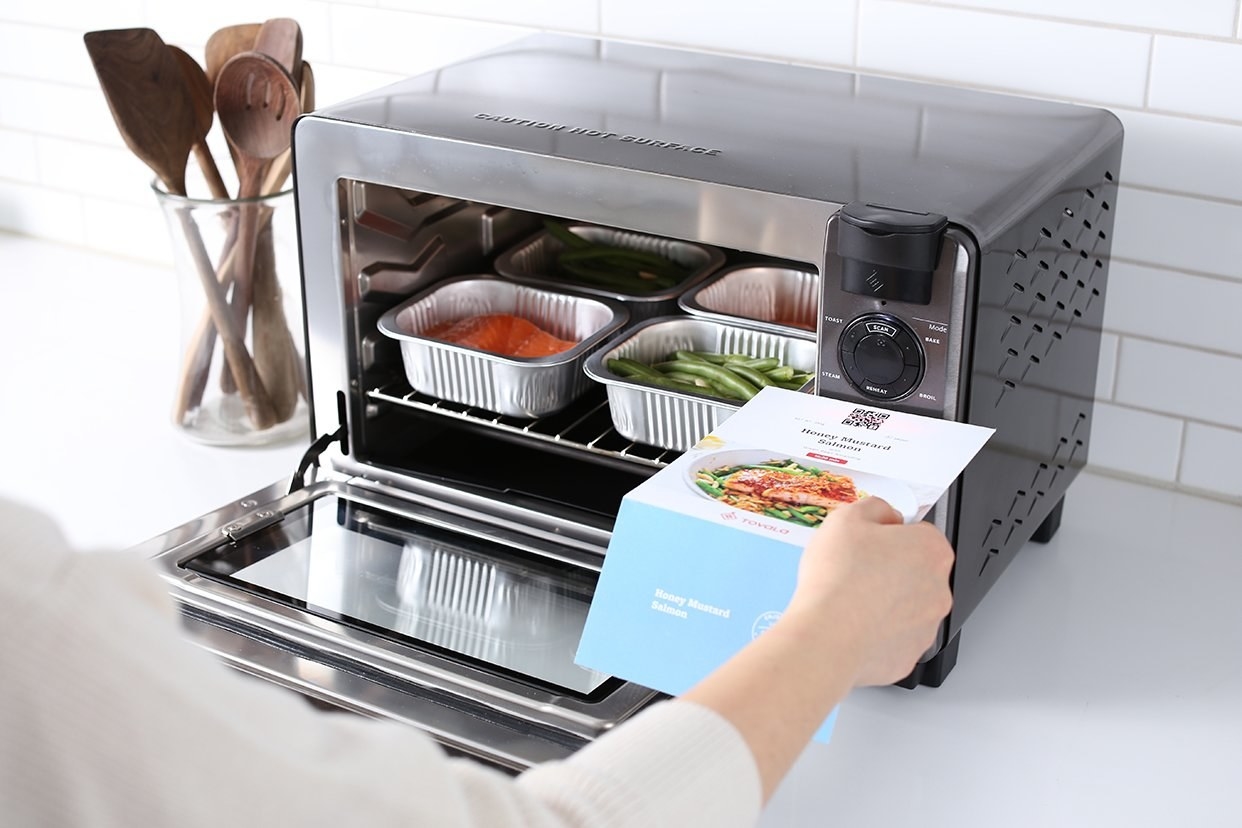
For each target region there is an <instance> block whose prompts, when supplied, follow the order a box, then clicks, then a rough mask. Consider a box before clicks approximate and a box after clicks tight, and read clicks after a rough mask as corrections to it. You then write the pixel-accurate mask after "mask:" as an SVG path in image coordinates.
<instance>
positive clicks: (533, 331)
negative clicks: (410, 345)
mask: <svg viewBox="0 0 1242 828" xmlns="http://www.w3.org/2000/svg"><path fill="white" fill-rule="evenodd" d="M423 336H427V337H431V338H432V339H438V340H440V341H441V342H451V343H453V344H455V345H464V346H466V347H467V348H478V349H479V350H480V351H490V352H491V353H494V354H502V355H504V356H516V357H540V356H551V355H552V354H559V353H561V352H562V351H567V350H569V349H570V348H572V347H573V346H575V345H577V344H578V343H577V342H573V341H571V340H567V339H558V338H557V337H555V336H552V334H550V333H548V332H547V331H545V330H543V329H542V328H540V327H539V326H538V325H536V324H535V323H533V322H531V321H530V320H529V319H524V318H522V317H520V316H515V315H514V314H511V313H487V314H481V315H478V316H468V317H466V318H465V319H460V320H457V321H455V322H441V323H440V324H437V325H433V326H431V327H430V328H428V329H427V330H425V331H423Z"/></svg>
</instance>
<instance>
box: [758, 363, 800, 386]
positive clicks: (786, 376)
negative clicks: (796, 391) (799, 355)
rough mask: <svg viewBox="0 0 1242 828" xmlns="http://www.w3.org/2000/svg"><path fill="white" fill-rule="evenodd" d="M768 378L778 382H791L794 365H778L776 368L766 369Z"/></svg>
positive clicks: (765, 372)
mask: <svg viewBox="0 0 1242 828" xmlns="http://www.w3.org/2000/svg"><path fill="white" fill-rule="evenodd" d="M763 373H764V374H766V375H767V377H768V379H770V380H776V381H778V382H789V381H790V380H792V379H793V376H794V369H793V366H792V365H778V366H777V367H775V368H772V369H770V370H767V371H764V372H763Z"/></svg>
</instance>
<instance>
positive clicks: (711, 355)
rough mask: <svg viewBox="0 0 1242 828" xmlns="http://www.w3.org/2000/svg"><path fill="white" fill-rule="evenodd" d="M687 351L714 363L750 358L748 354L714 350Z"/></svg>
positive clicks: (721, 363)
mask: <svg viewBox="0 0 1242 828" xmlns="http://www.w3.org/2000/svg"><path fill="white" fill-rule="evenodd" d="M677 353H679V354H680V353H682V352H681V351H678V352H677ZM688 353H690V354H693V355H694V356H696V357H698V358H699V359H702V360H705V361H707V362H711V363H713V364H715V365H724V364H725V363H726V362H729V361H730V360H739V359H752V357H751V356H750V355H749V354H718V353H716V352H715V351H689V352H688Z"/></svg>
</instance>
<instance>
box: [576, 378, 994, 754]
mask: <svg viewBox="0 0 1242 828" xmlns="http://www.w3.org/2000/svg"><path fill="white" fill-rule="evenodd" d="M992 433H993V430H992V429H989V428H982V427H980V426H974V425H970V424H967V423H958V422H952V421H948V420H939V419H935V418H932V417H925V416H920V415H915V414H905V413H902V412H898V411H887V410H884V409H880V408H872V407H869V406H866V405H860V404H858V403H852V402H843V401H841V400H836V399H832V398H830V397H820V396H815V395H811V394H804V393H800V392H797V391H788V390H785V389H781V388H772V387H768V388H764V389H763V390H762V391H760V392H759V394H757V395H756V396H755V397H754V399H752V400H751V401H749V402H747V403H746V404H745V405H743V406H742V407H741V408H740V409H738V411H737V413H735V414H733V415H732V416H730V417H729V419H728V420H726V421H725V422H723V423H722V424H721V425H720V426H718V427H717V428H716V430H715V431H713V432H712V433H711V434H709V435H708V436H706V437H704V438H703V439H702V440H700V441H699V442H698V443H697V444H696V445H695V446H694V447H693V448H692V449H691V450H689V451H687V452H685V453H684V454H682V455H681V457H679V458H677V459H676V460H674V461H673V462H671V463H669V464H668V465H667V466H665V467H664V468H662V469H660V471H658V472H657V473H656V474H654V475H653V476H651V477H650V478H649V479H647V480H646V481H645V482H643V483H641V484H640V485H638V486H637V487H636V488H634V489H633V490H632V491H630V492H629V493H628V494H627V495H626V496H625V497H624V499H623V500H622V502H621V509H620V512H619V513H618V515H617V521H616V525H615V527H614V529H613V532H612V539H611V541H610V542H609V544H608V552H607V555H606V557H605V559H604V565H603V569H602V570H601V572H600V577H599V583H598V585H597V586H596V589H595V597H594V598H593V600H592V602H591V608H590V610H589V611H588V613H587V620H586V626H585V627H584V629H583V633H582V640H581V642H580V643H579V646H578V653H577V657H576V659H575V660H576V662H577V663H578V664H579V665H581V666H583V667H586V668H588V669H592V670H599V671H601V672H605V673H609V674H611V675H614V676H617V677H619V678H622V679H625V680H627V681H632V682H635V683H637V684H641V685H643V686H646V687H650V688H652V689H654V690H659V691H662V692H664V693H669V694H672V695H678V694H681V693H683V692H685V691H687V690H689V689H690V688H691V687H692V686H693V685H694V684H696V683H697V682H698V681H699V680H701V679H703V678H705V677H706V676H707V675H708V674H709V673H710V672H712V671H713V670H714V669H715V668H717V667H719V666H720V665H721V664H723V663H724V662H725V661H726V660H727V659H728V658H729V657H730V656H732V655H733V654H734V653H735V652H737V651H738V650H740V649H741V648H742V647H743V646H745V645H746V643H747V642H749V641H751V640H752V639H754V638H756V637H757V636H759V635H761V634H762V633H763V631H764V630H765V629H767V628H768V627H769V626H771V625H772V623H773V622H774V621H775V620H776V619H777V618H779V617H780V615H781V612H782V611H783V610H784V608H785V606H786V604H788V602H789V599H790V597H792V595H793V591H794V586H795V584H796V582H797V573H798V559H799V557H800V555H801V553H802V548H803V546H804V545H805V544H806V542H807V541H808V540H809V539H810V537H811V533H812V532H814V531H815V527H816V526H818V525H819V524H820V523H821V522H822V521H823V519H824V517H825V516H826V515H827V514H828V513H829V512H831V511H832V510H833V509H834V508H836V507H837V506H840V505H841V504H844V503H849V502H852V501H854V500H858V499H860V498H863V497H867V496H869V495H876V496H879V497H882V498H884V499H885V500H886V501H888V502H889V503H890V504H892V506H893V507H894V508H895V509H897V510H898V511H899V512H901V514H902V516H903V517H904V518H905V520H906V522H907V523H909V522H913V521H916V520H921V519H923V517H924V516H925V515H927V513H928V512H929V511H930V510H931V508H932V507H933V506H934V505H935V504H936V502H937V501H938V500H939V499H940V497H941V495H943V494H944V492H945V491H946V490H947V489H948V488H949V486H950V485H952V483H953V481H954V480H956V479H957V476H958V475H959V474H961V472H962V470H963V469H964V468H965V467H966V464H967V463H969V462H970V460H971V458H972V457H974V456H975V454H976V453H978V451H979V449H981V448H982V447H983V445H984V443H986V442H987V440H988V438H989V437H991V436H992ZM835 715H836V714H835V711H834V713H833V716H831V717H829V719H828V720H827V721H826V722H825V723H824V725H823V727H821V728H820V730H819V732H818V733H816V735H815V739H816V740H817V741H822V742H826V741H828V739H829V737H830V735H831V733H832V725H833V722H834V720H835Z"/></svg>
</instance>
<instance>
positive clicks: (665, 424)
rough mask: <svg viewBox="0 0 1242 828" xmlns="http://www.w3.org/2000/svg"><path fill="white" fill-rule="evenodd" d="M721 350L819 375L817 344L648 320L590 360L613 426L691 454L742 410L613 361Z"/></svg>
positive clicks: (684, 319)
mask: <svg viewBox="0 0 1242 828" xmlns="http://www.w3.org/2000/svg"><path fill="white" fill-rule="evenodd" d="M677 350H691V351H716V352H718V353H745V354H751V355H753V356H756V357H777V358H778V359H780V360H781V362H785V363H788V364H789V365H792V366H793V367H794V368H796V369H798V370H799V371H809V372H812V373H813V372H814V371H815V360H816V356H817V353H816V350H817V346H816V344H815V340H814V339H806V338H803V337H797V336H789V335H787V334H777V333H771V332H769V331H761V330H757V329H755V328H753V327H747V326H743V325H734V324H729V323H724V322H716V321H714V320H711V319H702V318H696V317H692V316H661V317H656V318H653V319H647V320H644V321H642V322H639V323H638V324H636V325H634V326H633V327H631V328H628V329H626V330H624V331H622V332H621V333H620V334H618V335H617V336H615V337H613V338H612V339H610V340H609V341H608V342H606V343H604V345H603V346H601V347H600V348H599V349H598V350H596V351H595V352H594V353H593V354H591V356H590V357H588V358H587V361H586V366H585V370H586V373H587V375H588V376H589V377H591V379H593V380H595V381H597V382H600V383H603V384H604V385H605V386H607V389H608V404H609V409H610V411H611V414H612V424H613V427H614V428H615V429H616V430H617V432H618V433H619V434H621V435H622V436H623V437H626V438H627V439H630V440H634V441H635V442H639V443H645V444H647V445H652V446H657V447H659V448H665V449H672V450H675V451H686V450H688V449H690V448H692V447H693V446H694V444H695V443H697V442H698V441H699V440H701V439H702V438H703V437H705V436H706V435H707V434H708V433H709V432H711V431H712V430H713V429H715V428H716V426H718V425H720V424H721V423H723V422H724V421H725V420H727V419H728V418H729V417H730V416H731V415H732V414H733V412H735V411H737V410H738V408H739V407H740V406H741V404H740V403H736V402H728V401H725V400H720V399H717V398H715V397H709V396H707V395H704V394H695V393H694V392H690V391H679V390H677V389H673V388H664V387H661V386H656V385H645V384H643V383H639V382H635V381H634V380H631V379H628V378H626V377H621V376H617V375H616V374H614V373H612V372H611V371H609V370H608V368H607V367H606V366H607V363H608V360H610V359H614V358H622V359H634V360H637V361H639V362H659V361H661V360H663V359H665V358H666V357H667V356H668V355H669V354H671V353H672V352H673V351H677Z"/></svg>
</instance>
